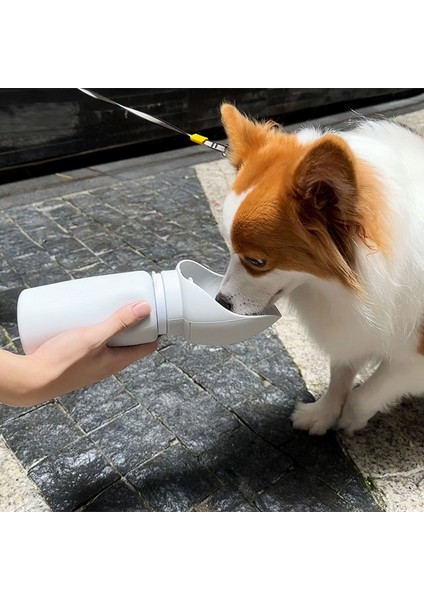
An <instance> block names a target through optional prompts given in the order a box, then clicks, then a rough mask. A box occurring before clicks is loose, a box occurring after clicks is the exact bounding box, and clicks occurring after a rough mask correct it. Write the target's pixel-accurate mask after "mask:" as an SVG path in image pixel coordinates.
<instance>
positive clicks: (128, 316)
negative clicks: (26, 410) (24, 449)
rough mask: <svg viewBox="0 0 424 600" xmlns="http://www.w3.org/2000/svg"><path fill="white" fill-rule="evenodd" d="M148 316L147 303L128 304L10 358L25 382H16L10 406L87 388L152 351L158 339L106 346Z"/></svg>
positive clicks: (26, 404) (29, 403)
mask: <svg viewBox="0 0 424 600" xmlns="http://www.w3.org/2000/svg"><path fill="white" fill-rule="evenodd" d="M149 313H150V306H149V304H148V303H147V302H140V303H138V304H137V303H135V304H130V305H128V306H125V307H123V308H121V309H119V310H117V311H116V312H115V313H113V314H112V315H111V316H110V317H109V318H108V319H106V320H105V321H102V322H101V323H98V324H97V325H93V326H91V327H84V328H79V329H71V330H69V331H66V332H64V333H61V334H60V335H58V336H56V337H54V338H52V339H50V340H49V341H47V342H45V343H44V344H43V345H42V346H40V347H39V348H38V349H37V350H36V351H35V352H33V353H32V354H28V355H26V356H16V355H13V358H14V359H20V363H17V361H16V360H15V361H14V363H13V364H14V365H19V366H20V371H21V376H20V379H21V378H22V377H24V379H25V381H26V382H27V384H26V385H25V384H23V383H22V379H21V380H20V381H19V383H18V382H17V383H16V385H17V387H18V388H19V390H21V392H20V396H21V399H19V398H18V400H17V401H15V402H13V404H15V405H17V406H18V405H20V406H23V405H25V406H29V405H33V404H38V403H39V402H43V401H45V400H49V399H51V398H54V397H56V396H61V395H63V394H66V393H68V392H71V391H73V390H76V389H79V388H82V387H85V386H87V385H91V384H93V383H96V382H98V381H100V380H101V379H104V378H105V377H109V376H110V375H112V374H113V373H117V372H118V371H121V370H122V369H124V368H125V367H127V366H128V365H130V364H131V363H133V362H135V361H136V360H138V359H140V358H143V357H145V356H147V355H148V354H151V353H152V352H154V351H155V350H156V349H157V346H158V340H156V341H155V342H152V343H150V344H142V345H138V346H128V347H118V348H110V347H109V346H108V345H107V343H108V341H109V340H110V339H111V338H112V337H113V336H114V335H116V334H117V333H119V332H121V331H123V330H124V329H126V328H127V327H131V326H133V325H135V324H137V323H138V322H139V321H140V320H141V319H143V318H145V317H146V316H147V315H148V314H149ZM6 354H9V353H6ZM9 362H11V361H9ZM11 364H12V363H11ZM14 368H15V369H16V368H17V367H14ZM9 371H10V369H9ZM9 387H11V384H9ZM0 391H1V390H0ZM18 396H19V394H18Z"/></svg>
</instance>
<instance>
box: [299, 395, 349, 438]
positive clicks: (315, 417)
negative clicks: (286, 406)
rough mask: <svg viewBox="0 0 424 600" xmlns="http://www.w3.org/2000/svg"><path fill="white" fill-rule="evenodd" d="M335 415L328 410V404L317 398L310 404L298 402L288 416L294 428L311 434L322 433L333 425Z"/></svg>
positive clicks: (336, 415)
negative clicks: (316, 400)
mask: <svg viewBox="0 0 424 600" xmlns="http://www.w3.org/2000/svg"><path fill="white" fill-rule="evenodd" d="M337 417H338V414H334V413H333V412H332V411H331V410H329V407H328V404H326V403H324V402H321V401H320V400H318V402H312V403H311V404H304V403H303V402H298V403H297V405H296V408H295V409H294V411H293V414H292V415H291V417H290V418H291V420H292V422H293V427H295V429H304V430H306V431H309V433H310V434H311V435H324V434H325V433H327V431H328V430H329V429H331V427H333V425H335V423H336V421H337Z"/></svg>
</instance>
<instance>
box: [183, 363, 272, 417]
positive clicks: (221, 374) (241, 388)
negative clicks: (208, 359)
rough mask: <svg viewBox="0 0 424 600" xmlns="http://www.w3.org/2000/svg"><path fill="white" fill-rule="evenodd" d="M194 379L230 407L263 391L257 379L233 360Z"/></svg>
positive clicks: (199, 374)
mask: <svg viewBox="0 0 424 600" xmlns="http://www.w3.org/2000/svg"><path fill="white" fill-rule="evenodd" d="M194 379H195V381H197V382H198V383H200V385H201V386H202V387H204V388H205V389H206V390H207V391H208V392H210V393H211V394H213V395H214V396H215V398H216V399H217V400H219V402H221V403H222V404H224V405H225V406H230V407H231V406H234V405H235V404H239V403H240V402H241V401H244V400H247V399H248V398H252V397H253V396H255V395H256V394H258V393H261V392H262V391H263V389H264V386H263V384H262V382H261V380H260V379H259V377H258V376H257V375H255V373H252V371H250V370H249V369H248V368H247V367H245V366H244V365H243V364H242V363H239V362H238V361H236V360H234V359H230V360H229V361H227V362H226V363H225V364H223V365H220V366H219V367H218V368H217V369H213V370H211V371H204V372H202V373H198V374H197V375H196V376H195V377H194Z"/></svg>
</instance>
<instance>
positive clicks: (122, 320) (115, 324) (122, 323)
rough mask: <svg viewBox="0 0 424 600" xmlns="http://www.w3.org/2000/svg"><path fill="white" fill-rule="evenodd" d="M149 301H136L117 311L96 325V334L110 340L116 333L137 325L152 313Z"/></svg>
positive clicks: (100, 338) (100, 339) (99, 337)
mask: <svg viewBox="0 0 424 600" xmlns="http://www.w3.org/2000/svg"><path fill="white" fill-rule="evenodd" d="M150 311H151V308H150V304H149V303H148V302H144V301H142V302H135V303H133V304H128V305H127V306H123V307H122V308H120V309H118V310H117V311H115V312H114V313H113V314H112V315H111V316H110V317H108V318H107V319H105V320H104V321H102V322H101V323H99V324H98V325H95V326H94V328H93V329H94V330H95V335H96V337H97V339H98V340H99V341H101V342H108V341H109V340H110V339H111V338H112V337H113V336H114V335H116V334H118V333H120V332H121V331H124V330H125V329H128V328H129V327H132V326H133V325H136V324H137V323H138V322H139V321H141V320H142V319H145V318H146V317H147V316H148V315H149V314H150Z"/></svg>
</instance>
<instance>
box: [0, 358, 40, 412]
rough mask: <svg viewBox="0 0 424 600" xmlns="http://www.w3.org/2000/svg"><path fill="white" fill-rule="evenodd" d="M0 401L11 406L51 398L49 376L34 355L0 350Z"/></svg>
mask: <svg viewBox="0 0 424 600" xmlns="http://www.w3.org/2000/svg"><path fill="white" fill-rule="evenodd" d="M0 353H1V367H0V402H2V403H4V404H8V405H10V406H32V405H34V404H39V403H40V402H44V401H45V400H49V399H50V397H49V393H48V387H49V386H48V383H49V377H48V375H47V373H46V372H45V369H44V368H42V365H40V364H37V361H36V360H34V358H33V356H32V355H20V354H13V353H11V352H7V351H6V350H0Z"/></svg>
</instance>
